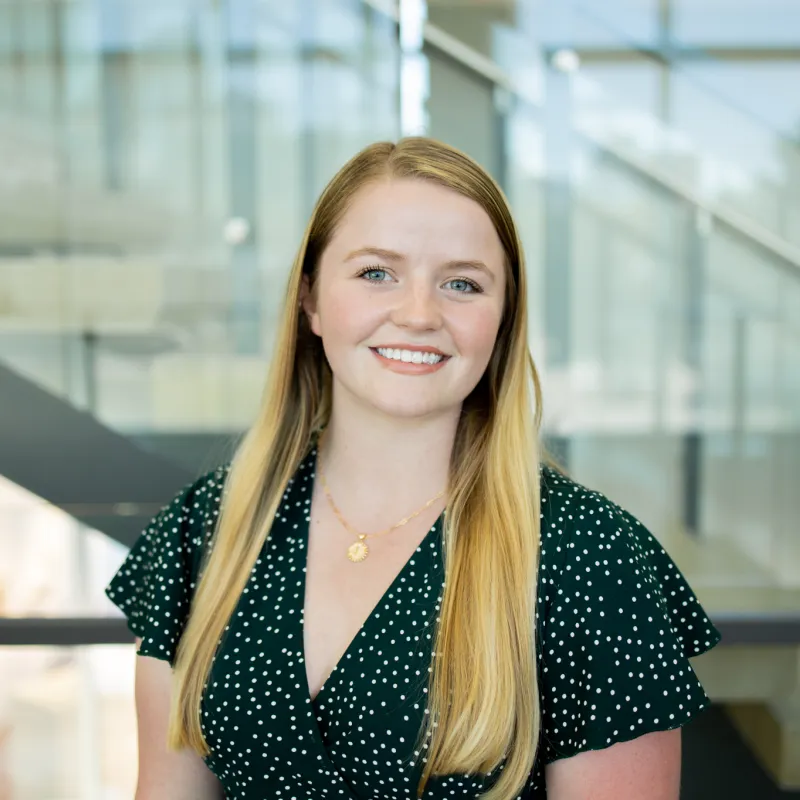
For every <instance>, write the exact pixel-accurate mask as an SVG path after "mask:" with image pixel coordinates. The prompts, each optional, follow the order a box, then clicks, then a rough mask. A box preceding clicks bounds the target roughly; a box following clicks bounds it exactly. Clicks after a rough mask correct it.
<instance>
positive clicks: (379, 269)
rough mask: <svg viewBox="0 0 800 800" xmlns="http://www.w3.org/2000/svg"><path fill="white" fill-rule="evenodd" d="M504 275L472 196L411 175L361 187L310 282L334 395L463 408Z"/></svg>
mask: <svg viewBox="0 0 800 800" xmlns="http://www.w3.org/2000/svg"><path fill="white" fill-rule="evenodd" d="M505 279H506V276H505V254H504V252H503V248H502V245H501V244H500V239H499V237H498V236H497V233H496V231H495V229H494V226H493V225H492V222H491V220H490V218H489V216H488V214H487V213H486V212H485V211H484V210H483V209H482V208H481V207H480V206H479V205H478V204H477V203H476V202H474V201H473V200H470V199H468V198H466V197H464V196H462V195H460V194H458V193H456V192H454V191H451V190H449V189H445V188H443V187H441V186H438V185H436V184H432V183H429V182H425V181H422V180H413V179H403V180H385V181H381V182H379V183H374V184H370V185H368V186H366V187H364V188H363V189H361V190H360V191H359V192H358V193H357V194H356V195H355V197H354V199H353V202H352V204H351V205H350V207H349V209H348V210H347V212H346V213H345V215H344V217H343V218H342V220H341V222H340V224H339V226H338V227H337V229H336V231H335V233H334V235H333V237H332V239H331V241H330V242H329V244H328V246H327V248H326V249H325V250H324V252H323V253H322V257H321V260H320V264H319V271H318V278H317V280H318V284H317V287H316V289H317V291H316V298H311V297H310V296H309V295H308V293H307V292H304V300H303V306H304V308H305V311H306V313H307V315H308V318H309V322H310V325H311V329H312V330H313V332H314V333H315V334H317V336H320V337H321V339H322V344H323V347H324V349H325V354H326V356H327V358H328V362H329V363H330V366H331V370H332V372H333V378H334V397H337V395H338V394H339V393H341V392H344V393H347V394H349V395H350V398H349V399H351V400H354V401H355V402H356V403H357V404H366V405H368V406H370V407H373V408H374V409H377V410H380V411H382V412H383V413H385V414H389V415H392V416H397V417H405V418H411V417H428V416H434V415H437V414H441V413H446V412H448V411H450V412H453V411H455V412H457V411H458V410H459V409H460V407H461V403H462V402H463V400H464V399H465V398H466V397H467V395H469V393H470V392H471V391H472V390H473V388H474V387H475V386H476V384H477V383H478V381H479V380H480V378H481V376H482V375H483V373H484V371H485V370H486V367H487V365H488V363H489V359H490V357H491V354H492V350H493V348H494V343H495V339H496V337H497V332H498V329H499V327H500V321H501V317H502V313H503V298H504V292H505ZM404 351H405V352H404ZM439 354H443V356H444V358H442V359H441V360H439V361H438V362H437V357H438V355H439ZM409 359H411V361H410V362H409ZM420 359H422V363H415V362H419V361H420ZM433 362H437V363H433Z"/></svg>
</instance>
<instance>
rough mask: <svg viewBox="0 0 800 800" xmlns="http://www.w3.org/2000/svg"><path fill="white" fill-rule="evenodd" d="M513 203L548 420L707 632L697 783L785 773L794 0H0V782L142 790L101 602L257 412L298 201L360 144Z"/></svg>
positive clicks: (792, 607) (793, 746)
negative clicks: (446, 171)
mask: <svg viewBox="0 0 800 800" xmlns="http://www.w3.org/2000/svg"><path fill="white" fill-rule="evenodd" d="M420 132H424V133H427V134H429V135H432V136H435V137H437V138H440V139H443V140H445V141H447V142H449V143H450V144H453V145H455V146H457V147H459V148H461V149H463V150H465V151H466V152H467V153H469V154H470V155H472V156H473V157H474V158H476V159H477V160H478V161H479V162H480V163H482V164H483V165H484V166H485V167H486V168H487V169H488V170H489V171H490V172H491V173H492V174H493V175H494V177H495V178H496V179H497V180H498V181H499V182H500V184H501V185H502V187H503V189H504V190H505V192H506V194H507V196H508V197H509V199H510V201H511V204H512V206H513V209H514V211H515V214H516V218H517V220H518V222H519V225H520V228H521V232H522V237H523V241H524V245H525V247H526V252H527V259H528V270H529V275H530V297H529V302H530V307H531V312H532V315H531V331H530V335H531V339H530V345H531V348H532V351H533V354H534V357H535V359H536V361H537V364H538V366H539V368H540V370H541V373H542V377H543V382H544V392H545V434H546V437H547V441H548V443H549V445H550V447H551V449H552V450H553V451H554V452H556V453H557V454H558V456H559V457H560V458H561V459H562V461H563V462H564V464H565V465H566V467H567V468H568V469H569V470H570V472H571V473H572V475H573V476H574V477H575V478H576V479H577V480H579V481H581V482H582V483H585V484H587V485H589V486H591V487H592V488H595V489H599V490H600V491H603V492H605V493H607V494H609V495H610V496H612V498H613V499H614V500H616V501H617V502H619V503H620V504H621V505H623V506H626V507H627V508H629V509H630V510H631V511H632V512H633V513H635V514H636V515H637V516H638V517H639V518H640V519H642V520H643V521H644V522H645V524H647V525H648V526H649V527H650V529H651V530H652V531H653V533H654V534H655V535H656V536H657V537H658V539H659V540H660V541H661V543H662V544H663V546H664V547H665V548H666V549H667V551H668V552H669V553H670V555H671V556H672V557H673V558H674V559H675V561H676V562H677V564H678V566H679V567H680V568H681V570H682V571H683V572H684V574H685V575H686V576H687V578H688V579H689V582H690V584H691V585H692V587H693V588H694V589H695V591H696V593H697V594H698V597H699V598H700V601H701V602H702V603H703V605H704V606H705V608H706V609H707V610H708V611H709V612H710V614H711V617H712V619H713V620H714V622H715V624H716V625H717V626H718V627H719V629H720V630H721V631H722V633H723V642H722V644H721V645H720V646H719V647H717V648H715V649H714V650H713V651H711V652H710V653H708V654H706V655H704V656H701V657H700V658H698V659H695V660H694V661H693V666H694V667H695V670H696V672H697V674H698V676H699V677H700V678H701V680H702V681H703V683H704V686H705V687H706V690H707V691H708V693H709V695H710V696H711V698H712V700H713V701H714V706H713V707H712V708H711V709H710V710H709V711H708V712H707V713H706V714H705V715H703V717H702V718H700V719H698V720H697V721H696V723H692V724H691V725H689V726H687V728H686V729H685V731H684V734H685V735H684V784H685V788H684V792H683V795H682V797H698V798H699V797H703V798H708V797H725V798H758V800H765V799H766V798H773V797H774V798H783V797H798V796H800V794H796V792H798V791H799V790H800V530H798V519H800V4H798V3H797V2H796V0H604V1H603V2H602V3H600V2H592V0H581V1H580V2H573V1H572V0H429V2H427V3H426V2H423V0H399V1H394V2H393V1H391V0H386V1H385V2H383V1H379V0H171V1H170V2H168V3H165V2H162V0H0V800H12V799H13V800H101V799H102V800H122V799H123V798H131V797H132V796H133V790H134V785H135V774H136V741H135V717H134V706H133V670H134V660H135V656H134V652H133V645H132V637H131V635H130V634H129V633H128V632H127V630H126V627H125V622H124V620H123V619H122V618H121V617H120V616H119V613H118V612H117V611H116V609H115V608H114V607H113V606H112V605H111V604H110V602H108V601H107V600H106V599H105V598H104V596H103V588H104V587H105V585H106V583H107V582H108V580H109V579H110V577H111V575H112V574H113V573H114V572H115V571H116V569H117V567H118V566H119V564H120V563H121V561H122V559H123V557H124V555H125V553H126V552H127V548H128V547H129V546H130V545H131V543H132V542H133V541H134V539H135V537H136V536H137V535H138V533H139V532H140V531H141V529H142V528H143V527H144V525H145V524H146V523H147V522H148V520H149V519H150V518H151V517H152V515H153V514H154V513H155V512H156V511H157V510H158V509H159V508H160V507H161V506H162V505H163V504H164V503H165V502H166V501H167V500H168V499H169V498H170V497H171V496H172V495H173V494H174V493H175V492H176V491H177V490H178V489H179V488H181V487H182V486H183V485H185V484H186V483H188V482H189V481H190V480H192V479H193V478H194V477H196V476H198V475H200V474H201V473H203V472H205V471H207V470H209V469H211V468H213V467H214V466H216V465H217V464H219V463H221V462H222V461H224V460H226V459H227V458H228V457H229V455H230V453H231V452H232V447H233V445H234V444H235V441H236V439H237V437H238V435H239V434H241V432H242V431H243V430H244V428H245V427H246V426H247V425H248V424H249V422H250V420H251V418H252V416H253V414H254V412H255V409H256V407H257V405H258V403H259V399H260V392H261V388H262V384H263V380H264V377H265V374H266V365H267V363H268V360H269V358H270V353H271V347H272V341H273V333H274V330H275V325H276V318H277V314H278V312H279V310H280V308H281V304H282V303H283V301H284V296H283V293H284V282H285V279H286V276H287V274H288V271H289V268H290V264H291V261H292V258H293V256H294V253H295V250H296V248H297V247H298V245H299V243H300V239H301V236H302V232H303V230H304V227H305V224H306V222H307V219H308V216H309V213H310V210H311V208H312V205H313V203H314V201H315V199H316V197H317V195H318V193H319V191H320V190H321V188H322V187H323V186H324V185H325V183H326V182H327V180H328V179H329V178H330V177H331V176H332V175H333V173H334V171H335V170H336V169H337V168H338V167H339V166H340V165H341V164H342V163H343V162H344V161H345V160H346V159H348V158H349V157H350V156H351V155H353V154H354V153H355V152H356V151H358V150H359V149H360V148H361V147H363V146H364V145H366V144H368V143H369V142H372V141H375V140H378V139H396V138H398V137H399V136H401V135H403V134H405V133H420Z"/></svg>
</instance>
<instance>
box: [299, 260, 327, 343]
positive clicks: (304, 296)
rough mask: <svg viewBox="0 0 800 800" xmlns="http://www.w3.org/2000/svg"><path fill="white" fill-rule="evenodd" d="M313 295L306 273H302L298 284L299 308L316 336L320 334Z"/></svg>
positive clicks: (315, 301)
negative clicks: (300, 281) (301, 280)
mask: <svg viewBox="0 0 800 800" xmlns="http://www.w3.org/2000/svg"><path fill="white" fill-rule="evenodd" d="M314 295H315V293H314V292H312V291H311V289H310V288H309V283H308V275H303V282H302V283H301V285H300V308H301V309H302V311H303V313H304V314H305V315H306V317H307V318H308V325H309V327H310V328H311V330H312V332H313V333H315V334H316V335H317V336H322V333H321V332H320V331H321V327H320V324H319V314H318V313H317V300H316V297H315V296H314Z"/></svg>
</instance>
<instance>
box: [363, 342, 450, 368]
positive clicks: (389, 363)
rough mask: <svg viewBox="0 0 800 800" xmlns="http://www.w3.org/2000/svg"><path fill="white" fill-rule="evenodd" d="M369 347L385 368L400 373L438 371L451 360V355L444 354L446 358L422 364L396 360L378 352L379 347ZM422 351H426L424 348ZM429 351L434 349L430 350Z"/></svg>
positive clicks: (418, 349)
mask: <svg viewBox="0 0 800 800" xmlns="http://www.w3.org/2000/svg"><path fill="white" fill-rule="evenodd" d="M387 346H388V345H387ZM369 349H370V350H371V351H372V354H373V355H374V356H375V358H377V359H378V361H379V362H380V364H381V366H383V367H384V368H385V369H388V370H389V371H390V372H397V373H399V374H400V375H427V374H429V373H431V372H438V371H439V370H440V369H441V368H442V367H443V366H444V365H445V364H446V363H447V362H448V361H449V360H450V356H444V358H442V360H441V361H439V362H438V363H436V364H425V363H424V362H423V363H420V364H414V363H413V362H410V361H395V360H394V359H392V358H384V356H382V355H381V354H380V353H379V352H378V350H377V348H375V347H370V348H369ZM392 349H394V348H392ZM405 349H409V348H405ZM421 349H422V348H419V347H418V348H416V350H417V351H420V350H421ZM422 352H426V351H425V350H423V351H422ZM427 352H434V351H433V350H428V351H427ZM442 355H444V354H442Z"/></svg>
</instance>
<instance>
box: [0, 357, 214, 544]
mask: <svg viewBox="0 0 800 800" xmlns="http://www.w3.org/2000/svg"><path fill="white" fill-rule="evenodd" d="M0 409H2V412H0V475H3V476H5V477H6V478H8V479H9V480H10V481H12V482H13V483H16V484H17V485H19V486H22V487H23V488H25V489H27V490H28V491H30V492H33V494H35V495H37V496H38V497H41V498H42V499H44V500H46V501H48V502H49V503H52V504H53V505H55V506H58V507H59V508H62V509H63V510H64V511H65V512H67V513H70V514H71V515H72V516H73V517H75V518H76V519H78V520H79V521H81V522H83V523H84V524H86V525H88V526H90V527H92V528H96V529H98V530H100V531H102V532H103V533H105V534H107V535H109V536H111V537H112V538H113V539H116V540H117V541H119V542H122V543H123V544H126V545H129V546H130V545H131V544H132V543H133V541H134V539H135V538H136V536H137V535H138V534H139V532H140V531H141V530H142V528H144V526H145V525H146V524H147V523H148V522H149V520H150V518H151V517H152V515H153V513H154V511H157V510H158V509H159V508H160V507H161V506H163V505H164V504H165V503H166V502H167V501H168V500H169V499H170V498H171V497H172V496H173V495H174V494H175V493H176V492H177V491H178V490H179V489H181V488H182V487H183V486H185V485H186V484H188V483H189V482H190V481H191V480H192V479H193V478H195V477H197V476H198V475H199V472H200V471H199V470H198V471H197V472H193V471H192V470H190V469H187V468H186V467H183V466H181V465H179V464H175V463H171V462H170V461H168V460H166V459H164V458H161V457H159V456H157V455H155V454H153V453H149V452H147V451H146V450H143V449H141V448H139V447H137V446H136V445H135V444H134V443H133V442H131V441H130V440H129V439H128V438H126V437H125V436H122V435H120V434H118V433H115V432H114V431H112V430H110V429H109V428H107V427H105V426H104V425H103V424H102V423H101V422H99V421H98V420H97V419H96V418H95V417H94V416H92V415H91V414H88V413H86V412H84V411H81V410H79V409H77V408H75V407H74V406H72V405H71V404H70V403H68V402H67V401H65V400H62V399H61V398H59V397H56V396H54V395H52V394H50V392H48V391H46V390H45V389H43V388H41V387H40V386H38V385H37V384H35V383H33V382H32V381H29V380H27V379H26V378H23V377H22V376H21V375H18V374H17V373H15V372H14V371H13V370H11V369H9V368H8V367H5V366H2V365H0Z"/></svg>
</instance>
